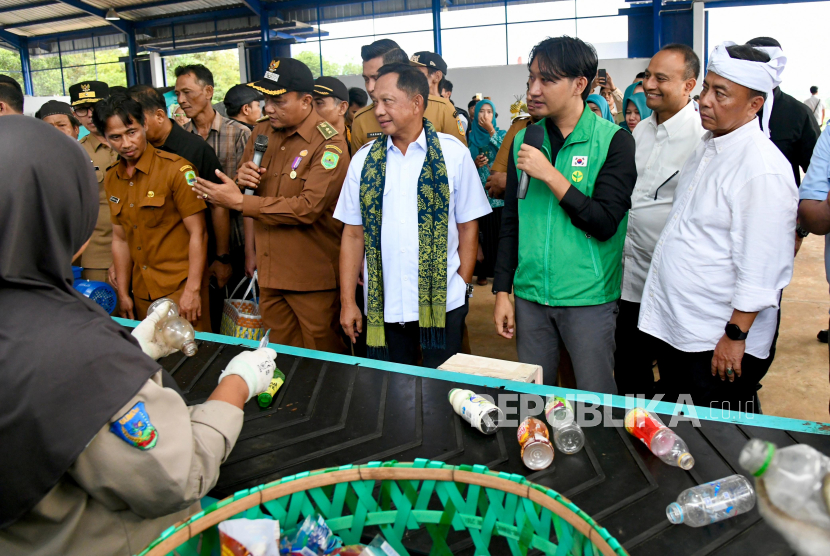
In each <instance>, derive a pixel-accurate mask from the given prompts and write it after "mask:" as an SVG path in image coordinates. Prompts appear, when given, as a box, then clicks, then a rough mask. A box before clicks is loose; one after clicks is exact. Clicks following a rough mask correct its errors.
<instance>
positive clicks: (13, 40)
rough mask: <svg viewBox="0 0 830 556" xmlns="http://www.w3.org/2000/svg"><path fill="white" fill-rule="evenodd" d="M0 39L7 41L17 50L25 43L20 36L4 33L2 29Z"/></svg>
mask: <svg viewBox="0 0 830 556" xmlns="http://www.w3.org/2000/svg"><path fill="white" fill-rule="evenodd" d="M0 39H2V40H4V41H6V42H7V43H9V44H10V45H12V46H14V47H15V48H20V43H21V42H22V41H23V37H21V36H20V35H15V34H14V33H9V32H8V31H3V30H2V29H0Z"/></svg>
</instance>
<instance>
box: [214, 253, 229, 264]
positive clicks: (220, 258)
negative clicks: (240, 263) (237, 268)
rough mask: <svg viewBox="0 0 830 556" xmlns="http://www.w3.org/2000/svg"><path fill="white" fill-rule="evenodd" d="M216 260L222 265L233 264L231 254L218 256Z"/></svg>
mask: <svg viewBox="0 0 830 556" xmlns="http://www.w3.org/2000/svg"><path fill="white" fill-rule="evenodd" d="M216 260H217V261H219V262H220V263H222V264H231V254H230V253H225V254H224V255H217V256H216Z"/></svg>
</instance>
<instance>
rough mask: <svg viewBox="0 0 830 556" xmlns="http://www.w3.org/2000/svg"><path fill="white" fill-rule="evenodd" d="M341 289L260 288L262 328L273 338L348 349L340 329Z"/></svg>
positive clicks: (285, 342)
mask: <svg viewBox="0 0 830 556" xmlns="http://www.w3.org/2000/svg"><path fill="white" fill-rule="evenodd" d="M338 291H339V290H324V291H316V292H296V291H287V290H276V289H273V288H260V290H259V292H260V293H259V295H260V297H259V312H260V314H261V315H262V328H263V329H264V330H266V331H267V330H268V329H269V328H270V329H271V336H270V341H271V342H273V343H275V344H282V345H286V346H295V347H301V348H306V349H316V350H318V351H328V352H331V353H345V352H346V345H345V344H344V343H343V335H342V333H341V329H340V295H339V293H338Z"/></svg>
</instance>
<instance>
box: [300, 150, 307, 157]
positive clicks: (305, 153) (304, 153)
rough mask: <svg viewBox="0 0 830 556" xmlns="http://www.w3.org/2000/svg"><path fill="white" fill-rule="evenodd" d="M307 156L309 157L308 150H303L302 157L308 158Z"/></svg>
mask: <svg viewBox="0 0 830 556" xmlns="http://www.w3.org/2000/svg"><path fill="white" fill-rule="evenodd" d="M307 155H308V151H307V150H305V149H303V150H301V151H300V156H307Z"/></svg>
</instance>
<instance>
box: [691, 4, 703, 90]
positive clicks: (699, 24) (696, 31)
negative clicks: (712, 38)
mask: <svg viewBox="0 0 830 556" xmlns="http://www.w3.org/2000/svg"><path fill="white" fill-rule="evenodd" d="M705 45H706V10H705V9H704V5H703V0H695V2H694V3H693V4H692V48H693V49H694V51H695V54H697V57H698V58H700V63H701V64H702V63H703V60H705V59H706V47H705ZM704 71H705V68H704ZM701 83H703V75H701V76H699V77H698V84H701Z"/></svg>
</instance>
